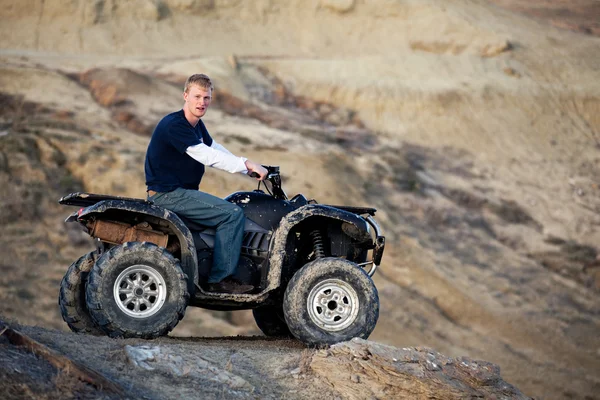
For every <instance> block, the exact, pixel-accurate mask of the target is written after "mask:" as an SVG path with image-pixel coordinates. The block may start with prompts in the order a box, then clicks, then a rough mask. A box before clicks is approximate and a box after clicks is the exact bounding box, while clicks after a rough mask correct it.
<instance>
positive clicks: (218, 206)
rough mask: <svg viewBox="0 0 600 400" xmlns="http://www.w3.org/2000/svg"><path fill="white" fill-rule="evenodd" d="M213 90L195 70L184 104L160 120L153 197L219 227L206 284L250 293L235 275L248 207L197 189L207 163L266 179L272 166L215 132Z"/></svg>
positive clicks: (149, 160) (150, 163)
mask: <svg viewBox="0 0 600 400" xmlns="http://www.w3.org/2000/svg"><path fill="white" fill-rule="evenodd" d="M212 91H213V85H212V82H211V81H210V78H209V77H208V76H206V75H204V74H195V75H192V76H190V77H189V78H188V79H187V81H186V83H185V87H184V92H183V100H184V101H185V103H184V105H183V109H181V110H179V111H177V112H174V113H172V114H169V115H167V116H166V117H164V118H163V119H162V120H161V121H160V122H159V123H158V125H157V126H156V128H155V130H154V133H153V134H152V139H151V140H150V144H149V145H148V150H147V152H146V163H145V171H146V185H147V186H148V200H150V201H152V202H153V203H155V204H157V205H159V206H162V207H165V208H167V209H169V210H171V211H173V212H175V213H177V214H178V215H180V216H183V217H185V218H187V219H189V220H192V221H194V222H196V223H198V224H201V225H204V226H207V227H212V228H216V236H215V246H214V253H213V266H212V269H211V271H210V274H209V277H208V285H207V290H208V291H210V292H219V293H247V292H249V291H250V290H252V286H250V285H242V284H240V283H239V282H237V281H235V280H234V279H233V278H232V275H233V274H234V273H235V271H236V269H237V264H238V261H239V257H240V250H241V246H242V239H243V235H244V220H245V218H244V213H243V212H242V210H241V209H240V208H239V207H238V206H237V205H235V204H232V203H229V202H227V201H225V200H223V199H221V198H218V197H215V196H212V195H210V194H208V193H204V192H201V191H199V190H198V189H199V187H200V181H201V180H202V175H203V174H204V167H205V166H206V165H208V166H210V167H215V168H218V169H222V170H224V171H228V172H231V173H238V172H239V173H247V174H251V173H252V172H254V173H256V174H258V178H257V179H259V180H263V179H265V177H266V176H267V170H266V169H265V168H264V167H263V166H262V165H260V164H257V163H255V162H253V161H250V160H248V159H246V158H244V157H236V156H234V155H233V154H231V153H230V152H229V151H228V150H227V149H225V147H223V146H221V145H220V144H218V143H217V142H216V141H215V140H213V139H212V138H211V136H210V135H209V133H208V131H207V129H206V127H205V126H204V123H203V122H202V120H201V118H202V117H203V116H204V114H206V110H208V107H209V106H210V102H211V100H212Z"/></svg>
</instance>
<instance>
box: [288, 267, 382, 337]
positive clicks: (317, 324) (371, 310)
mask: <svg viewBox="0 0 600 400" xmlns="http://www.w3.org/2000/svg"><path fill="white" fill-rule="evenodd" d="M283 311H284V315H285V320H286V322H287V325H288V327H289V329H290V331H291V332H292V334H293V335H294V336H295V337H296V338H298V339H299V340H301V341H303V342H305V343H307V344H309V345H319V344H334V343H338V342H343V341H346V340H350V339H352V338H354V337H360V338H363V339H367V338H368V337H369V335H370V334H371V332H373V329H375V324H376V323H377V319H378V318H379V296H378V294H377V289H376V288H375V285H374V284H373V281H372V280H371V278H370V277H369V276H368V275H367V273H366V272H365V271H364V270H363V269H362V268H360V267H358V266H357V265H356V264H354V263H352V262H350V261H347V260H343V259H339V258H319V259H317V260H315V261H313V262H310V263H308V264H306V265H305V266H304V267H302V268H301V269H300V270H299V271H298V272H296V274H295V275H294V276H293V277H292V279H291V280H290V282H289V284H288V287H287V289H286V291H285V296H284V299H283Z"/></svg>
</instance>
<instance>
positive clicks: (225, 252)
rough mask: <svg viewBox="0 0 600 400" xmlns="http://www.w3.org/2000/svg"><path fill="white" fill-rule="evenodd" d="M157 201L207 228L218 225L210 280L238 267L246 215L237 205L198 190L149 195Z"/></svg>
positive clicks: (226, 275) (231, 272)
mask: <svg viewBox="0 0 600 400" xmlns="http://www.w3.org/2000/svg"><path fill="white" fill-rule="evenodd" d="M148 200H149V201H152V202H153V203H154V204H156V205H159V206H161V207H164V208H166V209H167V210H170V211H173V212H174V213H176V214H177V215H179V216H182V217H184V218H187V219H189V220H192V221H194V222H196V223H198V224H200V225H204V226H206V227H208V228H216V234H215V248H214V253H213V266H212V269H211V270H210V274H209V276H208V283H217V282H220V281H222V280H223V279H224V278H226V277H228V276H230V275H233V274H234V273H235V271H236V269H237V265H238V261H239V259H240V251H241V248H242V239H243V238H244V224H245V217H244V213H243V211H242V209H241V208H240V207H238V206H237V205H235V204H233V203H230V202H228V201H225V200H223V199H221V198H219V197H216V196H213V195H211V194H208V193H204V192H200V191H198V190H189V189H182V188H179V189H175V190H173V191H172V192H164V193H156V194H155V195H153V196H149V197H148Z"/></svg>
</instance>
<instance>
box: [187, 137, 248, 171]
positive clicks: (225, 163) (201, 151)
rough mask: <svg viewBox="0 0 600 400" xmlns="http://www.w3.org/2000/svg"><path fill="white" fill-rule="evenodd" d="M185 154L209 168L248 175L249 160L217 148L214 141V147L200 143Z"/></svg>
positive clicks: (221, 147)
mask: <svg viewBox="0 0 600 400" xmlns="http://www.w3.org/2000/svg"><path fill="white" fill-rule="evenodd" d="M221 149H223V150H221ZM185 152H186V153H187V154H188V155H189V156H190V157H192V158H193V159H194V160H196V161H198V162H199V163H202V164H204V165H207V166H209V167H213V168H218V169H222V170H223V171H227V172H231V173H232V174H235V173H237V172H240V173H243V174H245V173H248V169H247V168H246V160H247V158H244V157H237V156H234V155H233V154H231V153H230V152H229V151H227V149H225V148H224V147H223V146H221V145H218V146H216V147H215V142H214V141H213V146H212V147H209V146H207V145H205V144H204V143H200V144H197V145H195V146H190V147H188V148H187V149H186V150H185Z"/></svg>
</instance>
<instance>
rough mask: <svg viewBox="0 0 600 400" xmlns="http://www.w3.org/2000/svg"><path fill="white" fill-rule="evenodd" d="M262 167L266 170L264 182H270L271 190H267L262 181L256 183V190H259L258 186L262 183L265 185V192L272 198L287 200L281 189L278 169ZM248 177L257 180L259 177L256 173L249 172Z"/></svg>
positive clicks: (270, 166)
mask: <svg viewBox="0 0 600 400" xmlns="http://www.w3.org/2000/svg"><path fill="white" fill-rule="evenodd" d="M263 167H264V168H265V169H266V170H267V177H266V178H265V181H269V182H271V190H269V188H268V187H267V184H266V183H265V182H263V181H258V189H257V190H260V184H261V182H263V184H264V185H265V189H267V191H268V192H269V193H270V194H271V195H272V196H273V197H275V198H277V199H284V200H285V199H287V196H286V194H285V192H284V191H283V189H282V188H281V175H280V174H279V167H278V166H272V165H263ZM249 176H250V177H252V178H258V177H259V176H260V175H258V174H257V173H256V172H251V173H250V174H249Z"/></svg>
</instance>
